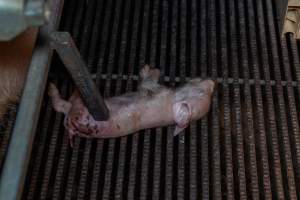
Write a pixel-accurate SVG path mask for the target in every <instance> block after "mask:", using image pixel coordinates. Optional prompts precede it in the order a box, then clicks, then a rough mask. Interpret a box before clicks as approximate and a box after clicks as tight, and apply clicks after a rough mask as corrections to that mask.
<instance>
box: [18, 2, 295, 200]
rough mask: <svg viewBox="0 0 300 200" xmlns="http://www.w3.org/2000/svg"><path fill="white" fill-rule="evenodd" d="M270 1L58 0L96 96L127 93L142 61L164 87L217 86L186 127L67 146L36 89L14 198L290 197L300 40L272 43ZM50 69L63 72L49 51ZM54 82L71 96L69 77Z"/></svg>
mask: <svg viewBox="0 0 300 200" xmlns="http://www.w3.org/2000/svg"><path fill="white" fill-rule="evenodd" d="M274 2H275V1H274V0H242V1H239V0H211V1H205V0H200V1H196V0H176V1H166V0H153V1H150V0H140V1H134V0H128V1H121V0H112V1H108V0H98V1H97V0H89V1H85V0H76V1H71V0H69V1H66V2H65V9H64V17H63V21H62V25H61V27H62V28H61V29H62V30H67V31H70V32H71V33H72V35H73V37H74V39H75V41H76V43H77V45H78V47H79V49H80V51H81V53H82V55H83V57H84V59H85V61H86V62H87V64H88V68H89V70H90V71H91V72H92V73H94V74H95V76H96V77H95V78H96V83H97V85H98V86H99V88H100V90H101V92H103V93H104V95H106V96H109V95H116V94H120V93H123V92H126V91H132V90H135V89H136V87H137V80H136V79H137V78H136V77H137V75H138V68H139V67H141V66H142V65H143V64H145V63H149V64H151V65H153V66H155V67H159V68H160V69H161V70H162V72H163V75H164V76H165V78H164V79H163V81H164V82H165V84H167V85H170V86H174V85H178V84H179V83H180V82H184V81H185V80H186V79H187V78H190V77H195V76H201V77H214V78H218V80H219V82H220V84H219V87H218V91H217V93H216V94H215V96H214V99H213V104H212V109H211V112H210V113H209V115H208V116H207V117H205V118H203V119H202V120H200V121H198V122H197V123H194V124H192V125H191V126H190V127H189V128H188V129H187V130H186V134H181V135H180V136H179V137H175V138H173V137H172V130H173V127H164V128H157V129H151V130H146V131H141V132H140V133H139V134H134V135H130V136H128V137H123V138H118V139H107V140H87V139H79V138H77V139H76V140H75V145H74V148H73V149H71V148H70V147H69V145H68V141H67V136H66V134H65V132H64V128H63V125H62V122H63V116H62V115H60V114H56V113H54V112H53V110H52V108H51V105H50V102H49V100H48V98H47V97H45V99H44V106H43V109H42V112H41V118H40V123H39V127H38V130H37V133H36V138H35V141H34V147H33V152H32V157H31V161H30V168H29V169H30V170H29V171H28V175H27V180H26V184H25V191H24V194H23V199H46V198H47V199H51V198H53V199H61V198H64V199H76V198H77V199H89V198H90V199H171V198H173V199H183V198H186V199H189V198H190V199H196V198H197V199H199V198H202V199H208V198H213V199H221V198H224V199H234V198H236V199H247V198H251V199H258V198H265V199H273V198H274V199H275V198H277V199H285V198H286V199H297V197H299V196H300V168H299V167H300V135H299V133H300V131H299V129H300V128H299V118H300V98H299V95H300V66H299V50H298V48H299V44H298V43H296V42H295V41H294V40H293V39H291V38H292V37H291V36H289V35H287V37H286V38H284V40H283V41H282V42H280V38H279V30H278V25H277V21H275V19H277V18H276V9H275V4H274ZM52 68H53V71H56V74H57V75H61V74H62V72H60V71H59V70H60V68H61V63H60V62H59V61H58V59H54V60H53V64H52ZM57 71H58V72H57ZM56 81H57V83H58V84H59V85H60V86H61V87H60V89H61V91H62V92H63V93H64V94H65V95H67V94H69V93H70V81H69V80H65V78H63V76H62V77H61V78H59V79H57V80H56Z"/></svg>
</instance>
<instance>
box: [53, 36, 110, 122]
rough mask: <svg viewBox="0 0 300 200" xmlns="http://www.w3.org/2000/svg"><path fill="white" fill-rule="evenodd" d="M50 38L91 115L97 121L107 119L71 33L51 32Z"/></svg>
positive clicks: (103, 103) (107, 115)
mask: <svg viewBox="0 0 300 200" xmlns="http://www.w3.org/2000/svg"><path fill="white" fill-rule="evenodd" d="M51 40H52V42H51V46H52V47H53V48H54V49H55V50H56V51H57V52H58V54H59V56H60V58H61V59H62V61H63V63H64V64H65V66H66V68H67V69H68V71H69V73H70V74H71V76H72V78H73V80H74V82H75V84H76V86H77V88H78V90H79V92H80V93H81V95H82V97H83V101H84V103H85V105H86V106H87V108H88V110H89V112H90V113H91V115H92V116H93V117H94V118H95V120H97V121H101V120H107V119H108V117H109V113H108V109H107V107H106V105H105V102H104V100H103V98H102V96H101V95H100V93H99V91H98V89H97V87H96V85H95V84H94V82H93V80H92V78H91V75H90V74H89V72H88V69H87V68H86V66H85V64H84V62H83V60H82V59H81V58H80V53H79V51H78V50H77V48H76V46H75V43H74V41H73V39H72V37H71V35H70V34H69V33H68V32H53V33H52V34H51Z"/></svg>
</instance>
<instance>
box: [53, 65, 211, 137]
mask: <svg viewBox="0 0 300 200" xmlns="http://www.w3.org/2000/svg"><path fill="white" fill-rule="evenodd" d="M140 76H141V83H140V86H139V87H138V91H137V92H132V93H126V94H123V95H121V96H116V97H111V98H107V99H105V103H106V104H107V107H108V109H109V111H110V118H109V119H108V120H107V121H95V120H94V119H93V117H92V116H91V115H90V114H89V112H88V110H87V108H86V107H85V106H84V104H83V102H82V100H81V98H80V96H79V95H78V93H74V94H73V95H72V96H71V98H70V99H69V101H65V100H63V99H61V98H60V95H59V93H58V90H57V89H56V88H55V86H54V85H53V84H52V85H51V87H50V88H49V95H50V96H51V98H52V100H53V107H54V109H55V110H56V111H57V112H62V113H64V114H65V115H66V119H65V127H66V129H67V130H68V132H69V134H70V137H71V138H72V137H73V136H74V135H78V136H81V137H97V138H110V137H119V136H124V135H128V134H131V133H134V132H137V131H139V130H142V129H147V128H154V127H159V126H166V125H171V124H176V129H175V132H174V135H177V134H178V133H180V132H181V131H182V130H184V129H185V128H186V127H187V126H188V125H189V123H190V122H191V121H195V120H198V119H200V118H201V117H203V116H204V115H206V114H207V112H208V111H209V109H210V104H211V98H212V94H213V92H214V88H215V84H216V83H215V82H214V81H212V80H202V79H200V78H195V79H192V80H190V81H188V82H187V83H186V84H185V85H183V86H181V87H179V88H176V89H171V88H166V87H165V86H163V85H160V84H158V79H159V76H160V71H159V70H158V69H151V68H150V67H149V66H148V65H146V66H144V67H143V68H142V70H141V72H140Z"/></svg>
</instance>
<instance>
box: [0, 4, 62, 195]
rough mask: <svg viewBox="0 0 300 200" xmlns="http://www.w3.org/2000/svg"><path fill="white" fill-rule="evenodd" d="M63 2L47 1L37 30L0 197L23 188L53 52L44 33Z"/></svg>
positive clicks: (54, 22) (0, 179) (51, 26)
mask: <svg viewBox="0 0 300 200" xmlns="http://www.w3.org/2000/svg"><path fill="white" fill-rule="evenodd" d="M63 2H64V1H63V0H52V1H49V7H50V11H51V17H50V21H49V22H48V23H47V24H45V25H43V26H42V27H41V28H40V31H39V35H38V39H37V44H36V47H35V49H34V52H33V55H32V60H31V64H30V67H29V71H28V75H27V80H26V83H25V87H24V91H23V95H22V98H21V102H20V106H19V111H18V114H17V118H16V121H15V126H14V129H13V133H12V136H11V140H10V143H9V147H8V150H7V154H6V158H5V161H4V166H3V170H2V173H1V177H0V199H5V200H15V199H20V198H21V195H22V192H23V187H24V182H25V175H26V172H27V167H28V163H29V158H30V153H31V148H32V141H33V138H34V133H35V130H36V125H37V121H38V118H39V113H40V107H41V102H42V98H43V94H44V90H45V85H46V80H47V76H48V71H49V63H50V60H51V57H52V53H53V51H52V50H51V48H50V45H49V38H48V35H49V33H50V32H53V31H55V30H56V29H57V28H58V25H59V21H60V16H61V12H62V6H63Z"/></svg>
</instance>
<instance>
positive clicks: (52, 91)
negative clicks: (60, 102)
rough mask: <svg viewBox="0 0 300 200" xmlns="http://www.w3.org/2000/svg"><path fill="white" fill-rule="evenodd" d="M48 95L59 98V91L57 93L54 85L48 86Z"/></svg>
mask: <svg viewBox="0 0 300 200" xmlns="http://www.w3.org/2000/svg"><path fill="white" fill-rule="evenodd" d="M48 95H49V96H50V97H55V96H59V91H58V89H57V87H56V86H55V85H54V83H50V84H49V87H48Z"/></svg>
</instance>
